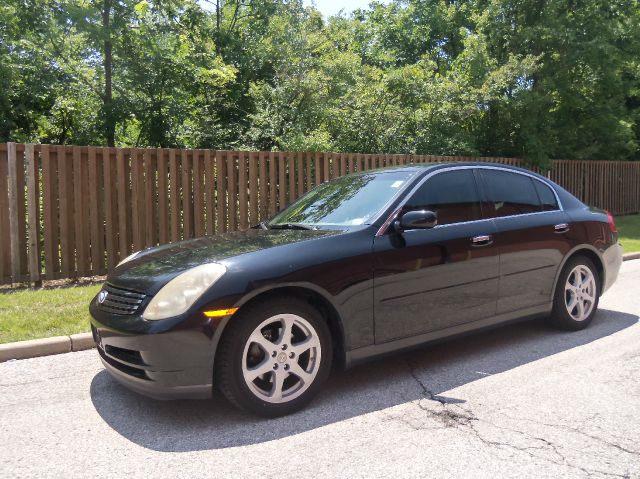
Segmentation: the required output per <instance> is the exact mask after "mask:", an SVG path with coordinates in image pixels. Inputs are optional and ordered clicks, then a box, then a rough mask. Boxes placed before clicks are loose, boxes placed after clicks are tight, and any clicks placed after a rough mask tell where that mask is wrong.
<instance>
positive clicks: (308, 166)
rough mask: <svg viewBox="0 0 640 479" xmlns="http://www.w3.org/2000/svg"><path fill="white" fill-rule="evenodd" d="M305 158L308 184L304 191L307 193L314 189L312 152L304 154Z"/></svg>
mask: <svg viewBox="0 0 640 479" xmlns="http://www.w3.org/2000/svg"><path fill="white" fill-rule="evenodd" d="M304 157H305V162H306V164H305V166H306V170H307V182H306V187H305V189H304V191H305V193H306V192H307V191H309V190H311V189H312V188H313V178H312V169H313V168H312V167H313V160H312V159H311V153H310V152H306V153H305V154H304Z"/></svg>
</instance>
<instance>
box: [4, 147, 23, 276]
mask: <svg viewBox="0 0 640 479" xmlns="http://www.w3.org/2000/svg"><path fill="white" fill-rule="evenodd" d="M7 159H8V163H9V240H10V243H11V278H12V282H14V283H17V282H18V281H19V277H20V269H21V268H20V266H21V265H20V246H19V245H20V234H19V231H20V229H19V225H18V222H19V221H20V218H19V217H18V201H19V199H18V194H19V190H20V188H19V187H20V185H18V164H17V163H18V158H17V155H16V144H15V143H7Z"/></svg>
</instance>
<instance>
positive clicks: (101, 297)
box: [98, 290, 109, 304]
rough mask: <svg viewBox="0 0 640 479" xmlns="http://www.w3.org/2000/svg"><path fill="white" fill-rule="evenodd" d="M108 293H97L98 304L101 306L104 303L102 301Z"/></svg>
mask: <svg viewBox="0 0 640 479" xmlns="http://www.w3.org/2000/svg"><path fill="white" fill-rule="evenodd" d="M108 294H109V293H107V292H106V291H104V290H102V291H100V292H99V293H98V303H100V304H102V303H104V300H105V299H107V295H108Z"/></svg>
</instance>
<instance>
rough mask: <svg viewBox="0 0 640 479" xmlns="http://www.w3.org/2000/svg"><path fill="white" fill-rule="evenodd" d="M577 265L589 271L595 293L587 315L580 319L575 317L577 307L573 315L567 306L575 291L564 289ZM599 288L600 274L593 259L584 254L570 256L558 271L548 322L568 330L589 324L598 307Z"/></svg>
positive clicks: (581, 327) (576, 329)
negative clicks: (559, 271)
mask: <svg viewBox="0 0 640 479" xmlns="http://www.w3.org/2000/svg"><path fill="white" fill-rule="evenodd" d="M578 267H582V268H586V269H587V270H588V271H589V272H590V273H591V275H592V277H593V280H594V283H595V284H594V285H593V289H594V291H593V293H594V295H595V298H594V300H593V306H592V307H591V309H590V312H589V313H588V315H586V317H584V319H581V320H578V319H576V316H579V314H578V313H577V311H578V310H577V309H573V311H574V312H575V314H573V315H572V314H570V313H569V311H568V308H569V306H570V299H571V297H572V295H573V294H575V293H573V292H567V291H566V290H565V286H566V284H567V280H568V278H569V276H570V275H571V274H572V272H574V270H575V269H576V268H578ZM574 278H575V275H574ZM600 288H601V286H600V275H599V274H598V269H597V268H596V267H595V265H594V264H593V261H591V260H590V259H589V258H587V257H585V256H576V257H574V258H571V259H570V260H569V261H567V263H566V264H565V265H564V267H563V268H562V272H561V273H560V276H559V278H558V284H557V285H556V291H555V295H554V298H553V310H552V312H551V316H550V317H549V322H550V324H551V325H553V326H555V327H557V328H560V329H565V330H569V331H578V330H581V329H584V328H586V327H587V326H589V324H591V321H592V320H593V316H594V315H595V313H596V311H597V309H598V302H599V300H600ZM583 305H584V303H583ZM583 307H584V306H583ZM585 311H586V310H585Z"/></svg>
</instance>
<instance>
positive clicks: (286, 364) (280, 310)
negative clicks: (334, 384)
mask: <svg viewBox="0 0 640 479" xmlns="http://www.w3.org/2000/svg"><path fill="white" fill-rule="evenodd" d="M331 358H332V348H331V337H330V333H329V328H328V326H327V324H326V322H325V321H324V319H323V318H322V316H321V315H320V314H319V313H318V311H316V310H315V309H314V308H312V307H311V306H310V305H308V304H307V303H305V302H303V301H300V300H298V299H297V298H291V299H288V298H282V299H278V300H271V301H268V302H260V303H256V304H254V305H250V306H249V307H247V308H246V309H242V310H241V311H240V313H239V314H238V315H237V316H234V317H233V319H232V323H231V324H230V325H229V329H228V330H227V331H226V332H225V334H224V336H223V338H222V341H221V343H220V351H219V356H218V360H217V362H216V379H217V381H218V384H219V386H220V389H221V390H222V392H223V393H224V395H225V396H226V397H227V398H228V399H229V400H230V401H231V402H232V403H234V404H236V405H237V406H239V407H241V408H242V409H245V410H247V411H249V412H252V413H255V414H259V415H262V416H270V417H273V416H280V415H283V414H289V413H292V412H294V411H297V410H298V409H301V408H302V407H304V406H305V405H306V404H307V403H308V402H309V401H310V400H311V399H312V398H313V396H315V394H316V393H317V392H318V390H319V389H320V386H321V385H322V383H323V382H324V381H325V380H326V378H327V376H328V375H329V371H330V369H331Z"/></svg>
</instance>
